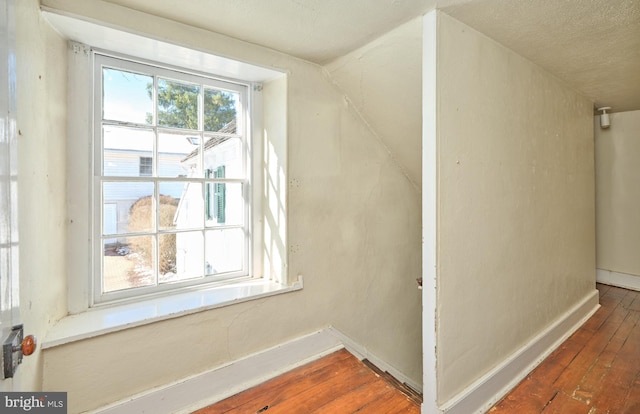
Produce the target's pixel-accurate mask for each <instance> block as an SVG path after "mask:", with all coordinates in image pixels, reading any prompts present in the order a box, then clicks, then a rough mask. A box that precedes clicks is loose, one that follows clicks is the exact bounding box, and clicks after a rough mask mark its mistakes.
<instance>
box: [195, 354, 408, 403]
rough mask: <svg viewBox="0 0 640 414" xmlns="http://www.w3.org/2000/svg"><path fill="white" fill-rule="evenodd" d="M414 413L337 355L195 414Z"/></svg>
mask: <svg viewBox="0 0 640 414" xmlns="http://www.w3.org/2000/svg"><path fill="white" fill-rule="evenodd" d="M355 412H359V413H373V414H378V413H380V414H383V413H388V414H394V413H407V414H409V413H412V414H419V413H420V402H417V401H415V396H413V395H407V394H405V393H403V392H401V391H400V390H399V389H398V388H397V387H396V386H394V385H392V383H391V382H389V380H387V379H385V375H384V374H382V375H380V374H379V373H376V372H374V371H373V370H372V369H371V368H369V367H368V366H367V365H365V363H363V362H362V361H359V360H358V359H357V358H356V357H354V356H353V355H351V354H350V353H348V352H347V351H346V350H341V351H338V352H335V353H333V354H331V355H328V356H326V357H324V358H321V359H319V360H317V361H315V362H312V363H310V364H307V365H304V366H302V367H300V368H297V369H294V370H293V371H290V372H288V373H286V374H284V375H281V376H279V377H277V378H274V379H272V380H270V381H267V382H265V383H263V384H260V385H259V386H257V387H255V388H252V389H249V390H247V391H244V392H242V393H240V394H237V395H234V396H233V397H230V398H227V399H226V400H223V401H221V402H219V403H216V404H214V405H211V406H209V407H206V408H203V409H201V410H198V411H196V413H197V414H214V413H215V414H220V413H225V414H240V413H242V414H257V413H261V414H262V413H264V414H276V413H283V414H298V413H299V414H310V413H324V414H349V413H355Z"/></svg>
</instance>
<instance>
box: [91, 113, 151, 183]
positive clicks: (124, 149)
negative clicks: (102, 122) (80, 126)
mask: <svg viewBox="0 0 640 414" xmlns="http://www.w3.org/2000/svg"><path fill="white" fill-rule="evenodd" d="M102 136H103V138H102V142H103V152H102V168H103V170H104V172H103V175H106V176H110V177H117V176H119V177H123V176H126V177H140V176H144V174H142V173H143V172H147V171H148V172H149V174H148V175H151V171H152V165H150V164H152V163H153V140H154V134H153V131H152V130H145V129H134V128H122V127H117V126H110V125H106V126H104V127H103V128H102ZM143 159H144V161H143ZM143 163H144V166H145V167H144V169H143Z"/></svg>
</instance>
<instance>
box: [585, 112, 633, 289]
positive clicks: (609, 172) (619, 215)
mask: <svg viewBox="0 0 640 414" xmlns="http://www.w3.org/2000/svg"><path fill="white" fill-rule="evenodd" d="M610 119H611V127H610V128H608V129H601V128H600V117H598V116H597V117H595V126H594V128H595V148H596V150H595V152H596V223H597V227H596V234H597V260H596V263H597V267H598V269H604V270H610V271H613V272H620V273H625V274H628V275H634V276H638V277H640V256H638V246H640V215H639V214H638V206H639V205H640V187H639V186H638V182H640V164H639V163H638V155H640V111H630V112H618V113H613V114H611V115H610Z"/></svg>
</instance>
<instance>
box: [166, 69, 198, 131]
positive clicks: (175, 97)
mask: <svg viewBox="0 0 640 414" xmlns="http://www.w3.org/2000/svg"><path fill="white" fill-rule="evenodd" d="M199 94H200V86H198V85H193V84H190V83H181V82H175V81H169V80H166V79H158V125H160V126H165V127H171V128H186V129H198V125H199V124H198V95H199Z"/></svg>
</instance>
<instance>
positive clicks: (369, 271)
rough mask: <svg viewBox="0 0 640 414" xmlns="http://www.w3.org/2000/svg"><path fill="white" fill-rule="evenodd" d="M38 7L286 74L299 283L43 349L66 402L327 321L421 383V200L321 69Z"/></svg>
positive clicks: (138, 23) (190, 367)
mask: <svg viewBox="0 0 640 414" xmlns="http://www.w3.org/2000/svg"><path fill="white" fill-rule="evenodd" d="M43 4H44V5H45V6H48V7H55V8H59V9H63V10H66V11H68V12H69V13H71V14H77V15H81V16H84V17H86V18H89V19H93V20H95V21H101V22H104V23H105V24H108V25H111V26H115V27H120V28H124V29H125V30H129V31H132V32H134V33H137V34H146V35H149V36H151V37H154V38H158V39H162V40H165V41H171V42H174V43H177V44H180V45H183V46H189V47H193V48H196V49H198V50H204V51H208V52H211V53H214V54H220V55H223V56H226V57H232V58H235V59H239V60H242V61H246V62H249V63H253V64H257V65H262V66H265V67H272V68H277V69H280V70H283V71H285V72H287V82H288V84H287V88H286V90H287V94H288V104H287V126H286V131H287V136H288V148H287V153H286V156H287V158H288V172H289V176H288V177H286V181H285V182H286V183H287V185H288V189H287V197H288V200H287V202H288V206H287V211H288V212H289V215H288V218H287V225H288V235H287V236H288V246H287V248H288V272H289V277H290V279H291V280H295V278H296V277H297V275H299V274H301V275H303V276H304V289H303V290H302V291H299V292H294V293H288V294H284V295H279V296H276V297H270V298H264V299H259V300H255V301H251V302H246V303H241V304H236V305H232V306H228V307H224V308H220V309H215V310H211V311H207V312H201V313H197V314H193V315H189V316H184V317H180V318H175V319H171V320H166V321H163V322H157V323H154V324H150V325H146V326H143V327H138V328H133V329H128V330H124V331H120V332H117V333H112V334H108V335H104V336H101V337H99V338H92V339H87V340H84V341H79V342H75V343H71V344H67V345H62V346H58V347H54V348H50V349H47V350H46V352H45V356H44V358H45V362H44V385H43V387H44V388H45V389H49V390H53V389H63V390H66V391H68V392H69V401H70V412H81V411H84V410H90V409H93V408H96V407H99V406H102V405H104V404H107V403H110V402H113V401H116V400H119V399H123V398H126V397H128V396H130V395H133V394H136V393H139V392H143V391H145V390H148V389H151V388H153V387H157V386H162V385H164V384H167V383H169V382H172V381H175V380H177V379H180V378H184V377H187V376H191V375H194V374H197V373H200V372H203V371H206V370H209V369H211V368H214V367H217V366H220V365H222V364H226V363H229V362H232V361H234V360H236V359H238V358H240V357H243V356H246V355H249V354H251V353H255V352H257V351H260V350H262V349H266V348H269V347H272V346H275V345H277V344H280V343H282V342H284V341H287V340H289V339H292V338H295V337H298V336H301V335H303V334H306V333H309V332H313V331H315V330H318V329H320V328H323V327H326V326H328V325H333V326H335V327H336V328H337V329H338V330H340V331H341V332H343V333H344V334H346V335H347V336H348V337H350V338H351V339H353V340H354V341H356V342H357V343H358V344H360V345H362V346H363V347H364V348H366V349H367V351H368V352H370V353H372V354H374V355H376V356H377V357H378V358H380V359H382V360H384V361H385V362H387V363H388V364H389V365H390V366H392V367H394V368H395V369H397V370H398V371H400V372H402V373H404V374H405V375H406V376H407V377H409V378H411V379H412V380H414V381H415V382H416V383H420V382H421V334H420V317H421V308H420V291H419V290H418V289H417V288H416V284H415V278H416V277H418V275H419V273H420V219H419V217H420V200H419V197H418V195H417V193H416V190H415V187H414V185H413V184H412V182H411V181H410V180H409V179H408V178H407V176H406V174H405V173H404V172H403V170H402V169H401V168H399V166H398V163H397V162H396V161H395V160H394V158H393V157H392V156H391V154H390V153H389V151H388V149H387V148H386V147H385V146H384V145H382V144H381V143H380V141H379V140H378V139H377V138H376V135H377V133H376V132H375V131H374V130H373V129H372V128H371V126H370V125H368V124H367V122H365V121H364V120H363V118H362V117H361V115H360V113H359V111H357V110H356V108H354V106H353V105H352V104H351V100H350V99H348V98H347V97H346V96H345V94H344V93H343V92H341V91H340V90H339V89H338V88H336V86H335V85H334V84H333V82H331V81H330V80H329V79H327V77H326V72H324V71H323V70H322V68H321V67H319V66H317V65H315V64H310V63H308V62H305V61H302V60H299V59H296V58H292V57H290V56H287V55H285V54H281V53H277V52H274V51H272V50H269V49H265V48H261V47H258V46H255V45H252V44H248V43H244V42H241V41H238V40H235V39H232V38H229V37H225V36H222V35H218V34H215V33H212V32H208V31H205V30H202V29H197V28H194V27H192V26H187V25H183V24H180V23H176V22H173V21H171V20H166V19H163V18H159V17H156V16H151V15H148V14H144V13H140V12H135V11H132V10H129V9H125V8H122V7H120V6H116V5H113V4H109V3H104V2H101V1H85V2H77V1H66V0H45V1H43ZM392 75H393V74H390V76H392ZM269 86H270V85H266V86H265V93H267V94H268V93H271V91H272V89H271V88H270V87H269ZM274 86H276V85H274ZM399 200H401V201H399ZM177 350H179V351H178V352H176V351H177Z"/></svg>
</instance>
